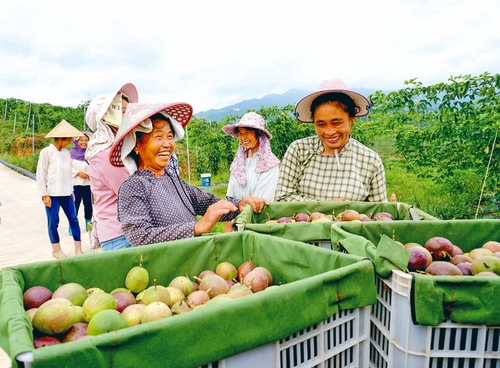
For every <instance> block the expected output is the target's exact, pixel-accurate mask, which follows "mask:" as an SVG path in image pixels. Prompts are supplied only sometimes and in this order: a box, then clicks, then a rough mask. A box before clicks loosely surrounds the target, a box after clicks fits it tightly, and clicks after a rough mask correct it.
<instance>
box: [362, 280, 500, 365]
mask: <svg viewBox="0 0 500 368" xmlns="http://www.w3.org/2000/svg"><path fill="white" fill-rule="evenodd" d="M411 287H412V276H411V275H410V274H407V273H404V272H401V271H398V270H395V271H393V272H392V276H391V277H389V278H387V279H382V278H380V277H378V276H377V278H376V288H377V303H376V304H374V305H373V306H372V311H371V314H370V348H369V349H370V365H369V366H370V367H376V368H405V367H407V368H415V367H418V368H420V367H432V368H441V367H443V368H444V367H457V368H461V367H464V368H496V367H500V353H499V350H500V327H491V326H484V325H472V324H461V323H453V322H444V323H441V324H440V325H439V326H435V327H434V326H420V325H415V324H413V321H412V318H411V305H410V292H411Z"/></svg>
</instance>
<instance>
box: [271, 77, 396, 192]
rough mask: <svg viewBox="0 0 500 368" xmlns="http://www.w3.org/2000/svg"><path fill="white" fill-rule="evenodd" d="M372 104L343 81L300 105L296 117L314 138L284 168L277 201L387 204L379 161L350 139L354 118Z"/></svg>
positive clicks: (296, 147)
mask: <svg viewBox="0 0 500 368" xmlns="http://www.w3.org/2000/svg"><path fill="white" fill-rule="evenodd" d="M369 108H370V102H369V101H368V100H367V99H366V98H365V97H364V96H362V95H361V94H359V93H356V92H353V91H350V90H349V88H348V87H347V86H346V85H345V84H344V83H343V82H342V81H341V80H340V79H334V80H327V81H325V82H323V83H322V84H321V85H320V86H319V87H318V89H317V91H316V92H315V93H312V94H310V95H308V96H306V97H304V98H303V99H302V100H300V101H299V102H298V103H297V106H296V107H295V115H296V117H297V119H298V120H299V121H301V122H305V123H313V124H314V127H315V130H316V134H317V135H315V136H312V137H307V138H303V139H299V140H296V141H295V142H293V143H292V144H290V146H289V147H288V149H287V151H286V153H285V155H284V156H283V160H282V162H281V165H280V175H279V179H278V186H277V188H276V201H283V202H291V201H330V200H349V201H370V202H385V201H387V193H386V182H385V170H384V165H383V163H382V160H381V159H380V157H379V155H378V154H377V153H376V152H375V151H373V150H371V149H370V148H368V147H366V146H365V145H363V144H362V143H360V142H359V141H357V140H356V139H354V138H352V137H351V129H352V126H353V125H354V122H355V118H356V117H360V116H365V115H367V114H368V112H369Z"/></svg>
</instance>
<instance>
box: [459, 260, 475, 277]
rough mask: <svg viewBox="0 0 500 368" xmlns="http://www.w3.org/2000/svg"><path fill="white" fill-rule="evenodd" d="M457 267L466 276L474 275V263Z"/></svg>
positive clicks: (463, 263) (462, 263)
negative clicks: (472, 270)
mask: <svg viewBox="0 0 500 368" xmlns="http://www.w3.org/2000/svg"><path fill="white" fill-rule="evenodd" d="M457 267H458V268H459V269H460V271H462V273H463V274H464V275H472V272H471V269H472V263H471V262H461V263H459V264H457Z"/></svg>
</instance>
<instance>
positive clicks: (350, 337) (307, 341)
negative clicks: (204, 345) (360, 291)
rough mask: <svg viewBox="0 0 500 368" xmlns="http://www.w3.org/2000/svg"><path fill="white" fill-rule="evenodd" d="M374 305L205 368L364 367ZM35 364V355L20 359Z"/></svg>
mask: <svg viewBox="0 0 500 368" xmlns="http://www.w3.org/2000/svg"><path fill="white" fill-rule="evenodd" d="M370 308H371V307H370V306H366V307H362V308H355V309H350V310H343V311H339V312H337V313H335V314H334V315H333V316H331V317H329V318H327V319H326V320H324V321H322V322H320V323H317V324H314V325H312V326H310V327H308V328H305V329H303V330H301V331H299V332H297V333H295V334H293V335H290V336H288V337H287V338H285V339H282V340H280V341H276V342H274V343H270V344H266V345H263V346H260V347H258V348H255V349H252V350H249V351H246V352H244V353H241V354H238V355H235V356H232V357H230V358H227V359H224V360H221V361H218V362H215V363H212V364H209V365H204V366H202V367H201V368H247V367H249V366H250V365H249V364H251V365H252V366H254V367H259V368H266V367H269V368H274V367H282V368H285V367H286V368H306V367H336V368H360V367H365V366H366V364H367V362H368V348H369V343H368V342H369V341H368V336H369V335H368V334H369V330H368V328H369V325H370V324H369V322H370ZM17 360H18V362H19V363H22V364H23V365H24V367H25V368H31V367H32V366H33V354H31V353H23V354H21V355H20V356H18V358H17Z"/></svg>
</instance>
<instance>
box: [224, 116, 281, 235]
mask: <svg viewBox="0 0 500 368" xmlns="http://www.w3.org/2000/svg"><path fill="white" fill-rule="evenodd" d="M265 125H266V122H265V120H264V118H263V117H262V116H260V115H259V114H257V113H255V112H249V113H246V114H244V115H243V116H242V117H241V119H240V120H239V121H238V123H236V124H229V125H226V126H224V127H223V128H222V130H223V131H224V133H226V134H228V135H230V136H231V137H233V138H236V139H238V140H239V142H240V144H239V145H238V151H237V152H236V155H235V157H234V159H233V162H232V163H231V167H230V171H231V175H230V177H229V184H228V187H227V192H226V196H227V197H228V198H243V197H246V196H256V197H261V198H266V199H267V200H268V201H269V202H272V201H274V191H275V190H276V184H277V183H278V175H279V163H280V161H279V160H278V158H277V157H276V156H275V155H274V153H273V152H272V151H271V145H270V142H269V140H270V139H271V138H272V135H271V133H269V131H268V130H267V129H266V128H265ZM226 231H231V223H229V222H228V223H226Z"/></svg>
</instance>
